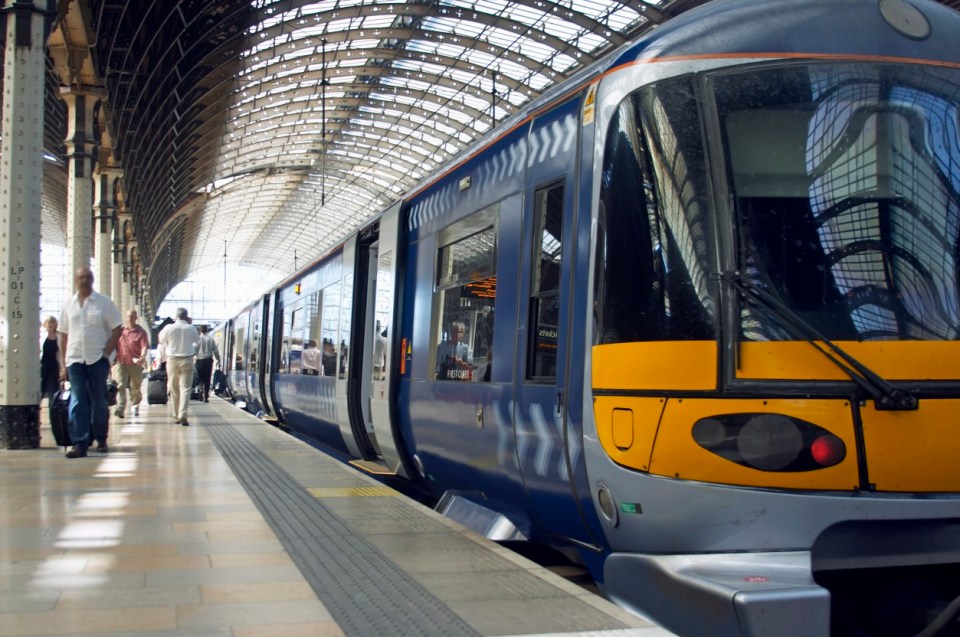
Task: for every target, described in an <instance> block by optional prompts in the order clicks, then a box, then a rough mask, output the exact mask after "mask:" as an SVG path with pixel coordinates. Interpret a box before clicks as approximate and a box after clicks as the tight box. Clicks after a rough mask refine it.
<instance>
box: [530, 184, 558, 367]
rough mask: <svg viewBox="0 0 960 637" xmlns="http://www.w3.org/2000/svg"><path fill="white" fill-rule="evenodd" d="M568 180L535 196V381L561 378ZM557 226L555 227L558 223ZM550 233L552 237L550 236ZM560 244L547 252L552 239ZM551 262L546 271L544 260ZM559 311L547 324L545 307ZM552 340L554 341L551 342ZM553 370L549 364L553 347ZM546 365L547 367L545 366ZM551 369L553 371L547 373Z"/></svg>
mask: <svg viewBox="0 0 960 637" xmlns="http://www.w3.org/2000/svg"><path fill="white" fill-rule="evenodd" d="M565 195H566V181H565V180H563V179H561V180H558V181H554V182H552V183H549V184H546V185H544V186H541V187H540V188H538V189H537V190H536V191H535V192H534V195H533V209H534V219H533V223H534V230H533V242H532V244H533V245H532V246H531V249H532V251H533V254H532V257H531V264H533V267H532V268H531V270H532V272H531V281H530V314H529V319H528V320H529V321H530V339H529V340H528V345H527V350H528V351H527V375H526V378H527V380H528V381H531V382H533V383H552V382H554V381H555V380H556V379H557V363H556V357H557V346H558V343H559V341H558V331H559V326H560V278H561V277H560V275H561V271H562V268H563V213H564V197H565ZM554 225H555V227H552V226H554ZM547 235H549V238H548V236H547ZM551 240H552V241H553V242H554V243H555V244H556V247H555V248H554V249H553V251H552V253H551V252H548V251H547V243H548V241H551ZM545 260H546V261H547V262H548V264H549V266H550V267H549V272H545V268H544V261H545ZM545 309H547V311H548V312H549V311H552V312H553V313H554V314H555V317H556V318H555V321H554V324H553V325H549V324H545V323H544V322H543V319H544V310H545ZM551 342H552V343H551ZM551 344H552V350H553V352H552V361H553V366H552V369H551V368H550V367H549V363H550V360H551V358H550V354H546V353H544V351H543V350H547V349H551ZM545 368H546V369H545ZM545 372H549V373H545Z"/></svg>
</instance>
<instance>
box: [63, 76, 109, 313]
mask: <svg viewBox="0 0 960 637" xmlns="http://www.w3.org/2000/svg"><path fill="white" fill-rule="evenodd" d="M60 98H61V99H62V100H63V101H64V102H65V103H66V104H67V139H66V140H65V142H66V147H67V253H68V254H69V255H70V277H71V279H72V278H73V273H74V272H76V270H77V268H79V267H83V266H87V267H90V266H91V263H90V256H91V255H90V253H91V248H92V247H93V223H92V215H91V214H90V211H91V207H92V205H93V179H92V177H93V160H94V158H95V155H94V150H95V149H96V145H97V142H96V139H95V137H94V130H93V107H94V106H96V104H97V100H99V99H100V97H99V95H97V94H96V93H95V92H94V91H93V90H87V89H82V88H81V89H74V88H66V87H61V89H60ZM93 269H94V276H95V277H96V275H97V268H93ZM94 288H95V289H96V290H97V291H99V292H102V293H104V294H106V293H107V292H108V291H109V288H104V287H103V286H102V285H101V283H100V281H99V280H95V281H94Z"/></svg>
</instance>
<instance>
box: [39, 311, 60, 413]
mask: <svg viewBox="0 0 960 637" xmlns="http://www.w3.org/2000/svg"><path fill="white" fill-rule="evenodd" d="M43 328H44V329H45V330H47V333H46V335H45V336H44V337H43V341H42V342H41V343H40V351H41V352H42V353H41V355H40V400H41V401H43V399H44V397H46V398H47V401H48V403H52V402H53V395H54V394H56V393H57V390H58V389H60V363H59V358H58V354H59V350H60V346H59V345H58V344H57V319H55V318H54V317H52V316H48V317H47V318H46V319H44V321H43Z"/></svg>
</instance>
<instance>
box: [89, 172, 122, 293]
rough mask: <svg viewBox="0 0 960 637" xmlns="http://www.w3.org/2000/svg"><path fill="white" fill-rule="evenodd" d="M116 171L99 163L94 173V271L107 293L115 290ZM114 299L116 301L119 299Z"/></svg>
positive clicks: (98, 283)
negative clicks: (114, 228) (114, 183)
mask: <svg viewBox="0 0 960 637" xmlns="http://www.w3.org/2000/svg"><path fill="white" fill-rule="evenodd" d="M116 173H117V171H116V170H115V169H112V168H109V167H104V166H102V165H100V164H98V165H97V169H96V171H95V172H94V174H93V194H94V200H93V201H94V203H93V224H94V227H95V228H96V235H95V236H94V241H95V243H94V255H95V256H94V264H95V265H94V272H95V276H96V277H97V289H98V290H100V292H102V293H103V294H107V295H110V294H111V293H112V292H113V287H112V284H111V282H112V281H113V220H114V205H113V181H114V179H116ZM113 301H114V302H115V303H116V302H117V299H113Z"/></svg>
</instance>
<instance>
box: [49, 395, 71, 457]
mask: <svg viewBox="0 0 960 637" xmlns="http://www.w3.org/2000/svg"><path fill="white" fill-rule="evenodd" d="M50 429H51V431H52V432H53V439H54V441H55V442H56V443H57V446H58V447H69V446H70V445H72V444H73V441H72V440H71V439H70V390H69V389H64V388H63V387H61V388H60V389H59V390H58V391H57V393H55V394H54V395H53V400H51V401H50Z"/></svg>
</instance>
